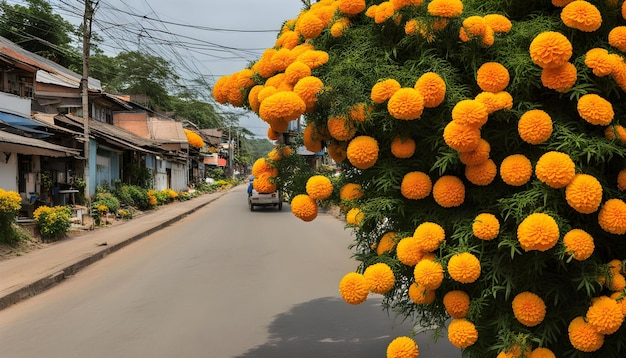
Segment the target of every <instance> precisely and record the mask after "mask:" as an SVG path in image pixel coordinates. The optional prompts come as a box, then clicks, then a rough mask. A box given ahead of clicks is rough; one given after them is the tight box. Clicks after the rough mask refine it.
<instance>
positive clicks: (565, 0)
mask: <svg viewBox="0 0 626 358" xmlns="http://www.w3.org/2000/svg"><path fill="white" fill-rule="evenodd" d="M572 1H576V0H552V1H551V2H552V5H554V6H556V7H564V6H565V5H567V4H569V3H571V2H572Z"/></svg>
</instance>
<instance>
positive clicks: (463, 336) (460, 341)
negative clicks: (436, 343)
mask: <svg viewBox="0 0 626 358" xmlns="http://www.w3.org/2000/svg"><path fill="white" fill-rule="evenodd" d="M448 340H449V341H450V343H452V345H453V346H455V347H457V348H461V349H465V348H467V347H469V346H471V345H473V344H474V343H476V341H477V340H478V331H477V330H476V327H475V326H474V324H473V323H472V322H470V321H468V320H466V319H465V318H455V319H453V320H452V322H450V324H449V325H448Z"/></svg>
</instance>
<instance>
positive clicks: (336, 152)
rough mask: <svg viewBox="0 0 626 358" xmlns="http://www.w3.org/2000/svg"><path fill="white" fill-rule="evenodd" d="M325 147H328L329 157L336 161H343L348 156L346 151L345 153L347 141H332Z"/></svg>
mask: <svg viewBox="0 0 626 358" xmlns="http://www.w3.org/2000/svg"><path fill="white" fill-rule="evenodd" d="M327 149H328V155H329V156H330V157H331V159H332V160H334V161H335V162H337V163H341V162H343V161H344V160H346V158H347V157H348V153H347V149H348V143H347V142H332V143H330V144H328V146H327Z"/></svg>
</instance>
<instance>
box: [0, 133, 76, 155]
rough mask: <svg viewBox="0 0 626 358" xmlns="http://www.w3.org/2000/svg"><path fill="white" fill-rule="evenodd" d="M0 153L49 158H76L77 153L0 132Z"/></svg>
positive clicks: (39, 141)
mask: <svg viewBox="0 0 626 358" xmlns="http://www.w3.org/2000/svg"><path fill="white" fill-rule="evenodd" d="M0 151H4V152H16V153H20V154H31V155H46V156H50V157H69V156H76V155H78V154H79V151H77V150H75V149H72V148H67V147H63V146H60V145H56V144H52V143H48V142H44V141H43V140H39V139H35V138H28V137H24V136H20V135H17V134H13V133H8V132H5V131H2V130H0Z"/></svg>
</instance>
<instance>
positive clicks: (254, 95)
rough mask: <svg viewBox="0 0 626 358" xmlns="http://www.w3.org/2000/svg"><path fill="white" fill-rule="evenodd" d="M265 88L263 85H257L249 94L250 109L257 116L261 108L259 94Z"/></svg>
mask: <svg viewBox="0 0 626 358" xmlns="http://www.w3.org/2000/svg"><path fill="white" fill-rule="evenodd" d="M263 88H264V87H263V85H256V86H254V87H252V89H251V90H250V92H248V103H249V104H250V108H251V109H252V110H253V111H254V112H255V113H257V114H258V113H259V106H260V105H261V102H259V92H261V90H262V89H263Z"/></svg>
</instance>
